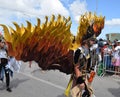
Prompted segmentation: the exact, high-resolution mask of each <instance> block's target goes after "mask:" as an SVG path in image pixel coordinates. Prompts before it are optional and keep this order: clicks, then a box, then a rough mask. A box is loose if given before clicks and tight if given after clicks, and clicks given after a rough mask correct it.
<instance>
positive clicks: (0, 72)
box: [0, 38, 12, 92]
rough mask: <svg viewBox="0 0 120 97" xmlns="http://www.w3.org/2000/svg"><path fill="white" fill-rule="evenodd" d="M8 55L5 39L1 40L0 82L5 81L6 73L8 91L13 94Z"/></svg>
mask: <svg viewBox="0 0 120 97" xmlns="http://www.w3.org/2000/svg"><path fill="white" fill-rule="evenodd" d="M7 65H8V54H7V47H6V44H5V41H4V39H3V38H0V80H1V81H3V79H4V73H5V77H6V90H7V91H8V92H12V90H11V88H10V70H9V68H7Z"/></svg>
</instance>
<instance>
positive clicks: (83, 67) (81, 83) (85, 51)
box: [71, 40, 94, 97]
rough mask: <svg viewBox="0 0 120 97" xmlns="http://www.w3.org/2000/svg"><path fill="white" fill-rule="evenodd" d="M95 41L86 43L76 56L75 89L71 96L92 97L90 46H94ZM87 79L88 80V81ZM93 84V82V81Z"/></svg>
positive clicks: (76, 52) (77, 51)
mask: <svg viewBox="0 0 120 97" xmlns="http://www.w3.org/2000/svg"><path fill="white" fill-rule="evenodd" d="M92 41H93V40H89V41H84V42H83V43H82V45H81V47H80V48H78V49H77V50H76V51H75V54H74V75H73V86H72V87H73V88H72V91H71V94H72V96H73V97H90V96H91V95H92V90H91V89H88V86H87V84H88V81H89V78H90V77H89V76H88V74H87V67H88V64H90V63H89V59H90V50H89V49H90V46H92V45H93V43H94V42H92ZM86 79H87V80H86ZM91 82H92V81H91Z"/></svg>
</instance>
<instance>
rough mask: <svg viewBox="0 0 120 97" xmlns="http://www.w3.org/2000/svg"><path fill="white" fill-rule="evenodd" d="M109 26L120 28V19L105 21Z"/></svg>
mask: <svg viewBox="0 0 120 97" xmlns="http://www.w3.org/2000/svg"><path fill="white" fill-rule="evenodd" d="M105 24H106V25H107V26H120V18H114V19H112V20H107V21H105Z"/></svg>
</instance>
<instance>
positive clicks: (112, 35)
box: [106, 33, 120, 42]
mask: <svg viewBox="0 0 120 97" xmlns="http://www.w3.org/2000/svg"><path fill="white" fill-rule="evenodd" d="M106 38H107V40H110V41H112V42H113V41H114V40H115V39H117V40H120V33H109V34H106Z"/></svg>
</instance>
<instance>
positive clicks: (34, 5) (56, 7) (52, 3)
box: [0, 0, 120, 39]
mask: <svg viewBox="0 0 120 97" xmlns="http://www.w3.org/2000/svg"><path fill="white" fill-rule="evenodd" d="M119 4H120V0H9V2H8V0H0V23H1V24H5V25H8V26H13V24H12V22H17V23H18V24H21V23H22V24H26V20H29V21H31V22H32V24H36V18H37V17H39V18H40V19H41V21H43V22H44V17H45V16H46V15H47V16H49V17H50V16H51V15H52V14H55V15H56V16H57V15H58V14H61V15H63V16H65V17H68V16H70V17H71V19H72V27H71V32H72V33H73V34H74V35H76V32H77V27H78V22H79V18H80V15H81V14H84V13H85V12H86V11H87V12H88V11H91V12H93V13H94V12H96V13H97V15H102V16H105V27H104V29H103V31H102V33H101V35H100V36H99V38H104V39H105V38H106V37H105V35H106V34H107V33H120V12H119V9H120V6H119ZM0 31H2V28H0Z"/></svg>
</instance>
